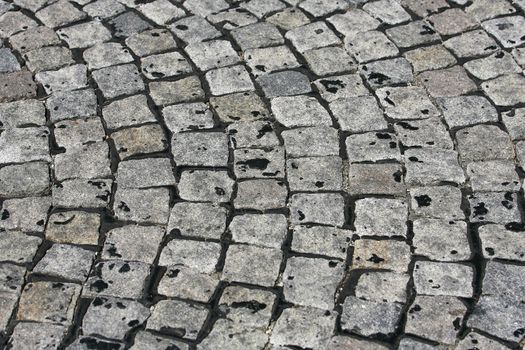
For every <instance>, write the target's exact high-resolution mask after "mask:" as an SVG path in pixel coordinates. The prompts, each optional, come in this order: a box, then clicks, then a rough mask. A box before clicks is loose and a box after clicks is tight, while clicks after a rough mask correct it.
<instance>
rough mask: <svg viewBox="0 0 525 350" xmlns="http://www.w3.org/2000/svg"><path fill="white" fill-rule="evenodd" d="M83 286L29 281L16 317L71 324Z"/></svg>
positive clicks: (21, 319)
mask: <svg viewBox="0 0 525 350" xmlns="http://www.w3.org/2000/svg"><path fill="white" fill-rule="evenodd" d="M80 290H81V287H80V285H78V284H72V283H60V282H29V283H27V284H26V285H25V286H24V289H23V291H22V295H21V296H20V302H19V304H18V311H17V314H16V319H17V320H19V321H34V322H42V323H55V324H60V325H63V326H69V325H70V324H71V322H72V321H73V315H74V312H75V306H76V303H77V299H78V296H79V294H80Z"/></svg>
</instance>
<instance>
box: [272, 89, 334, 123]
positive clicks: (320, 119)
mask: <svg viewBox="0 0 525 350" xmlns="http://www.w3.org/2000/svg"><path fill="white" fill-rule="evenodd" d="M271 105H272V113H273V115H274V117H275V119H276V120H277V121H278V122H279V123H281V124H283V125H284V126H285V127H287V128H292V127H296V126H318V125H328V126H330V125H331V124H332V119H331V118H330V114H328V112H327V111H326V109H325V108H324V107H323V106H322V105H321V104H320V103H319V101H317V99H315V98H314V97H309V96H303V95H299V96H286V97H276V98H273V99H272V100H271Z"/></svg>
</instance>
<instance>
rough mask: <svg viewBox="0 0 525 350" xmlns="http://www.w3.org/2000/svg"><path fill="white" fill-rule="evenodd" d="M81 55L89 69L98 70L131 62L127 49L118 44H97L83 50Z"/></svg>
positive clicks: (131, 58)
mask: <svg viewBox="0 0 525 350" xmlns="http://www.w3.org/2000/svg"><path fill="white" fill-rule="evenodd" d="M82 55H83V57H84V60H85V61H86V62H87V64H88V67H89V69H99V68H104V67H109V66H115V65H117V64H122V63H129V62H132V61H133V57H132V56H131V54H130V53H129V49H127V48H125V47H123V46H122V45H121V44H119V43H99V44H96V45H94V46H92V47H90V48H89V49H87V50H85V51H84V52H83V54H82Z"/></svg>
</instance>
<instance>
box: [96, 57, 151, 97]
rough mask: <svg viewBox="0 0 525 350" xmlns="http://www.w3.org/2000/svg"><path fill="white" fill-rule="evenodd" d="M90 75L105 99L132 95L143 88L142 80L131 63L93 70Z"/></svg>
mask: <svg viewBox="0 0 525 350" xmlns="http://www.w3.org/2000/svg"><path fill="white" fill-rule="evenodd" d="M92 75H93V78H94V79H95V81H96V83H97V85H98V88H99V89H100V90H101V91H102V94H103V95H104V97H105V98H106V99H111V98H115V97H119V96H122V95H132V94H136V93H138V92H140V91H142V90H144V82H143V81H142V79H141V77H140V74H139V71H138V70H137V67H135V65H133V64H124V65H121V66H114V67H106V68H102V69H99V70H96V71H94V72H93V73H92Z"/></svg>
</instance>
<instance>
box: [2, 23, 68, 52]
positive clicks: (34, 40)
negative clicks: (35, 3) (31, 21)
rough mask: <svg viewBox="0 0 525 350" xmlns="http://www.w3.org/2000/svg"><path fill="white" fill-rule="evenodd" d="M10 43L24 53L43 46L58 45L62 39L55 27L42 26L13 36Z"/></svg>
mask: <svg viewBox="0 0 525 350" xmlns="http://www.w3.org/2000/svg"><path fill="white" fill-rule="evenodd" d="M9 43H10V44H11V46H12V47H13V48H14V49H15V50H17V51H19V52H20V53H24V52H27V51H31V50H33V49H38V48H41V47H43V46H51V45H58V44H60V40H59V39H58V36H57V35H56V33H55V31H54V30H53V29H51V28H47V27H44V26H40V27H35V28H29V29H27V30H25V31H23V32H21V33H18V34H15V35H13V36H11V37H10V38H9Z"/></svg>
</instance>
